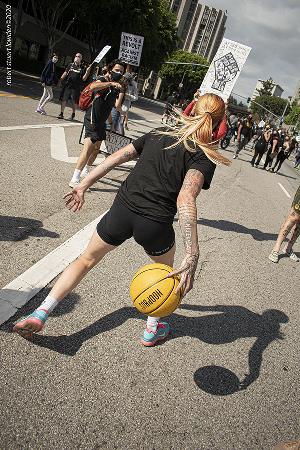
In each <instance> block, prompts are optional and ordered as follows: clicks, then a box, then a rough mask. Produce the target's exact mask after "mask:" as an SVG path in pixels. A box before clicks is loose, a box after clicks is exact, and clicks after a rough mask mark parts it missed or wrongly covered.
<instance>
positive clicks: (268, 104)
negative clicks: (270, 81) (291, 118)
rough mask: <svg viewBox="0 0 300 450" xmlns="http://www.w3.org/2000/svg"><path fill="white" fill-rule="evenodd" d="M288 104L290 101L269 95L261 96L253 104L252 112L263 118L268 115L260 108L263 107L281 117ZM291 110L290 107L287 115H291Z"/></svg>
mask: <svg viewBox="0 0 300 450" xmlns="http://www.w3.org/2000/svg"><path fill="white" fill-rule="evenodd" d="M287 103H288V100H286V99H283V98H280V97H273V96H270V95H268V94H266V95H260V96H259V97H256V98H255V101H254V102H251V110H252V111H253V113H257V114H259V116H260V117H263V116H264V115H265V114H266V111H265V110H264V109H263V108H261V107H260V106H259V105H262V106H264V107H265V108H267V109H268V110H269V111H271V112H272V113H273V114H275V115H276V116H279V117H281V116H282V115H283V112H284V110H285V107H286V104H287ZM289 109H290V108H289V106H288V108H287V109H286V114H288V113H289Z"/></svg>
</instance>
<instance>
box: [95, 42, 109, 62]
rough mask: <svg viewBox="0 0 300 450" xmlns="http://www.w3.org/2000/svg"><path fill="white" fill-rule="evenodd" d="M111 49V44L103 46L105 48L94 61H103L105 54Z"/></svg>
mask: <svg viewBox="0 0 300 450" xmlns="http://www.w3.org/2000/svg"><path fill="white" fill-rule="evenodd" d="M110 49H111V45H106V46H105V47H103V49H102V50H101V52H100V53H99V54H98V56H97V57H96V58H95V59H94V61H93V62H94V63H99V62H100V61H101V59H102V58H104V56H105V55H106V53H107V52H108V51H109V50H110Z"/></svg>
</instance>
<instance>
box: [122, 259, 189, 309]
mask: <svg viewBox="0 0 300 450" xmlns="http://www.w3.org/2000/svg"><path fill="white" fill-rule="evenodd" d="M173 270H174V269H172V267H170V266H167V265H166V264H158V263H154V264H148V265H147V266H144V267H142V268H141V269H140V270H138V271H137V272H136V274H135V275H134V277H133V279H132V282H131V285H130V296H131V298H132V301H133V304H134V306H135V307H136V308H137V309H138V310H139V311H140V312H142V313H144V314H147V316H154V317H165V316H168V315H169V314H172V312H173V311H175V309H176V308H177V306H178V305H179V303H180V299H181V294H180V292H178V294H175V290H176V288H177V286H178V284H179V278H178V277H177V276H173V277H171V278H165V277H166V276H167V275H168V273H171V272H173Z"/></svg>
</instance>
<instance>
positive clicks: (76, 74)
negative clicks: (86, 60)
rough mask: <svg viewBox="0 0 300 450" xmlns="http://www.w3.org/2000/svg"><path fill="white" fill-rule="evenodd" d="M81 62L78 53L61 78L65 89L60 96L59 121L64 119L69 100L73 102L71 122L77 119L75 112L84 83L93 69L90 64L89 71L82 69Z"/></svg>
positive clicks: (80, 56)
mask: <svg viewBox="0 0 300 450" xmlns="http://www.w3.org/2000/svg"><path fill="white" fill-rule="evenodd" d="M81 61H82V55H81V53H76V55H75V58H74V61H73V62H72V63H71V64H69V66H68V67H67V68H66V70H65V71H64V73H63V74H62V76H61V78H60V82H61V84H62V85H63V89H62V91H61V94H60V101H61V112H60V114H59V116H58V119H64V111H65V107H66V104H67V101H68V100H69V99H70V100H71V107H72V115H71V117H70V118H69V120H74V118H75V111H76V108H77V106H78V101H79V96H80V90H81V87H82V82H83V81H86V80H87V79H88V77H89V75H90V72H91V69H92V64H90V65H89V66H88V67H87V69H86V70H84V68H83V67H81Z"/></svg>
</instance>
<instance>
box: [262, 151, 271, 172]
mask: <svg viewBox="0 0 300 450" xmlns="http://www.w3.org/2000/svg"><path fill="white" fill-rule="evenodd" d="M271 153H272V148H269V150H268V152H267V155H266V162H265V164H264V169H266V168H267V166H269V167H271V165H272V161H273V158H272V157H271Z"/></svg>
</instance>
